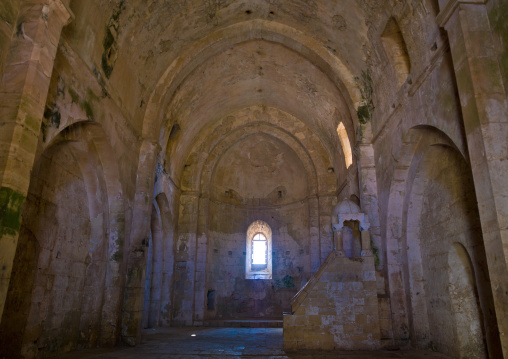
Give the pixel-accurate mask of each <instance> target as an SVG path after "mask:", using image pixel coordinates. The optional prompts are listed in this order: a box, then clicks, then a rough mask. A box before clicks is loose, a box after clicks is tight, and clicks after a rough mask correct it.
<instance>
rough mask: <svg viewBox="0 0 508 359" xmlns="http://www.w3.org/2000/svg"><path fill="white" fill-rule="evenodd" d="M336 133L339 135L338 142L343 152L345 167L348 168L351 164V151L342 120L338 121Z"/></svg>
mask: <svg viewBox="0 0 508 359" xmlns="http://www.w3.org/2000/svg"><path fill="white" fill-rule="evenodd" d="M337 134H338V135H339V140H340V144H341V145H342V152H344V159H345V161H346V167H347V168H349V166H351V165H352V164H353V152H352V151H351V143H350V142H349V137H348V136H347V132H346V128H345V127H344V124H343V123H342V122H341V123H339V127H337Z"/></svg>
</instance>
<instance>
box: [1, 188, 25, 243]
mask: <svg viewBox="0 0 508 359" xmlns="http://www.w3.org/2000/svg"><path fill="white" fill-rule="evenodd" d="M25 200H26V196H24V195H23V194H21V193H18V192H16V191H14V190H13V189H11V188H7V187H1V188H0V236H3V235H4V234H10V235H14V234H15V233H16V232H18V231H19V228H20V227H21V211H22V210H23V204H24V203H25Z"/></svg>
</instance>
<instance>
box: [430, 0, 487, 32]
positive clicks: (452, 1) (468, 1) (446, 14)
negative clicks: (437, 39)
mask: <svg viewBox="0 0 508 359" xmlns="http://www.w3.org/2000/svg"><path fill="white" fill-rule="evenodd" d="M488 1H489V0H448V2H447V3H446V5H444V6H441V9H442V10H441V12H440V13H439V14H438V15H437V23H438V24H439V26H441V27H443V28H444V27H445V26H446V24H447V23H448V21H449V20H450V18H451V17H452V15H453V14H454V13H455V10H457V9H458V8H459V6H460V5H463V4H464V5H485V4H486V3H487V2H488Z"/></svg>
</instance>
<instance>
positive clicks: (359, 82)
mask: <svg viewBox="0 0 508 359" xmlns="http://www.w3.org/2000/svg"><path fill="white" fill-rule="evenodd" d="M355 81H356V86H357V87H358V89H359V90H360V95H361V97H362V101H361V105H360V106H359V107H358V109H357V110H356V114H357V115H358V120H359V121H360V123H361V124H362V125H364V124H366V123H367V122H369V121H370V120H371V119H372V111H373V110H374V102H373V100H372V96H373V94H374V87H373V84H372V76H371V74H370V70H367V71H362V75H361V76H360V77H355Z"/></svg>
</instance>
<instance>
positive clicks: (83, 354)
mask: <svg viewBox="0 0 508 359" xmlns="http://www.w3.org/2000/svg"><path fill="white" fill-rule="evenodd" d="M193 335H195V336H193ZM59 358H60V359H71V358H72V359H99V358H104V359H119V358H126V359H134V358H136V359H138V358H147V359H163V358H182V359H196V358H253V359H260V358H270V359H287V358H290V359H312V358H320V359H323V358H324V359H328V358H330V359H331V358H339V359H340V358H343V359H374V358H375V359H378V358H379V359H385V358H386V359H388V358H407V359H438V358H440V359H445V358H448V357H446V356H444V355H441V354H437V353H433V352H424V351H420V352H417V351H404V350H398V351H387V350H382V351H376V352H343V351H341V352H307V353H301V352H299V353H289V354H287V353H285V352H284V351H283V350H282V329H280V328H205V327H201V328H165V329H157V330H145V331H144V332H143V342H142V344H140V345H138V346H137V347H134V348H131V347H119V348H115V349H97V350H88V351H78V352H72V353H68V354H66V355H64V356H60V357H59Z"/></svg>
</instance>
